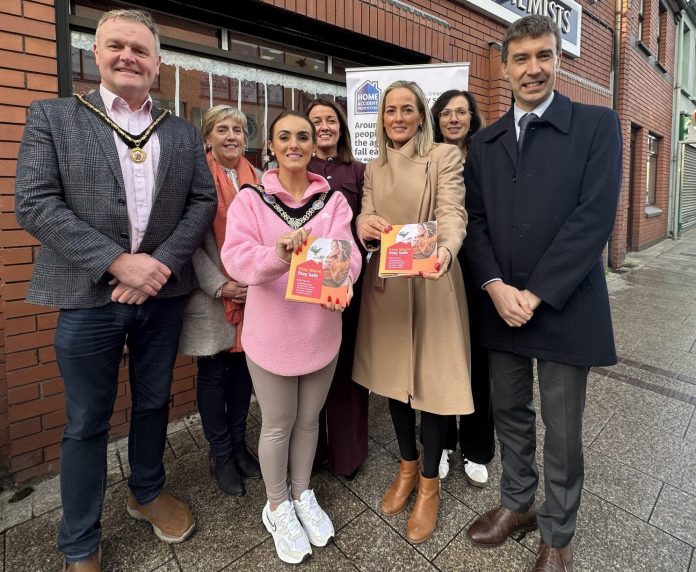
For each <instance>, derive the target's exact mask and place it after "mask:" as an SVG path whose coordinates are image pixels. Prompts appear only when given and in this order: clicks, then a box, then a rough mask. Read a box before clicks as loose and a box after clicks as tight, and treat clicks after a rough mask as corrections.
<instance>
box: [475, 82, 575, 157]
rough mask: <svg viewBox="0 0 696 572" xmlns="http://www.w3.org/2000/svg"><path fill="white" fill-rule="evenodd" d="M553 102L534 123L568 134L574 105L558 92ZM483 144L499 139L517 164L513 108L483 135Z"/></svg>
mask: <svg viewBox="0 0 696 572" xmlns="http://www.w3.org/2000/svg"><path fill="white" fill-rule="evenodd" d="M554 94H555V95H554V97H553V101H552V102H551V105H549V107H548V109H547V110H546V111H545V112H544V115H542V116H541V117H540V118H539V119H537V120H536V121H535V122H534V123H548V124H550V125H552V126H553V127H555V128H556V129H557V130H558V131H560V132H561V133H564V134H568V132H569V131H570V120H571V116H572V112H573V104H572V102H571V101H570V99H568V98H567V97H566V96H565V95H561V94H560V93H558V92H557V91H555V92H554ZM482 136H483V143H492V142H493V141H495V140H497V139H498V138H499V137H500V138H501V140H502V142H503V146H504V147H505V150H506V151H507V152H508V155H510V159H511V160H512V161H513V162H514V163H515V164H516V163H517V160H518V157H517V154H518V148H517V132H516V130H515V113H514V110H513V108H512V107H511V108H510V109H509V110H508V112H507V113H506V114H505V115H503V116H502V117H501V118H500V119H499V120H498V121H496V122H495V123H494V124H493V125H491V128H490V129H487V130H486V132H485V133H482Z"/></svg>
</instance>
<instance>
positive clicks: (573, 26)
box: [457, 0, 582, 57]
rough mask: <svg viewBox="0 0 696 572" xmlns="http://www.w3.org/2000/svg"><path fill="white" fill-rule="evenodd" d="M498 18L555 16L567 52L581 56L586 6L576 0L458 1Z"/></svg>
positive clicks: (509, 20) (505, 19)
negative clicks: (537, 15) (535, 15)
mask: <svg viewBox="0 0 696 572" xmlns="http://www.w3.org/2000/svg"><path fill="white" fill-rule="evenodd" d="M457 2H459V3H460V4H465V5H467V6H471V7H472V8H474V9H475V10H476V11H477V12H484V13H485V14H487V15H489V16H491V17H493V18H494V19H496V20H500V21H503V22H506V23H508V24H512V23H513V22H514V21H516V20H519V19H520V18H522V17H523V16H529V15H530V14H541V15H544V16H548V17H549V18H552V19H553V20H554V21H555V22H556V24H558V27H559V28H560V30H561V38H562V40H563V51H564V52H566V53H567V54H569V55H572V56H575V57H577V56H579V55H580V35H581V28H582V6H580V4H578V3H577V2H575V0H457Z"/></svg>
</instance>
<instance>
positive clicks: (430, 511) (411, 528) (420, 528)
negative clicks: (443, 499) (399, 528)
mask: <svg viewBox="0 0 696 572" xmlns="http://www.w3.org/2000/svg"><path fill="white" fill-rule="evenodd" d="M440 496H441V493H440V479H439V478H438V477H435V478H434V479H426V478H425V477H424V476H423V475H422V474H421V475H420V478H419V482H418V496H417V497H416V504H415V505H413V512H412V513H411V517H410V518H409V519H408V526H407V527H406V537H407V538H408V539H409V540H410V541H411V542H412V543H413V544H420V543H421V542H425V541H426V540H428V538H430V537H431V536H432V535H433V532H435V527H436V526H437V511H438V510H439V509H440Z"/></svg>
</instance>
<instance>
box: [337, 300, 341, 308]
mask: <svg viewBox="0 0 696 572" xmlns="http://www.w3.org/2000/svg"><path fill="white" fill-rule="evenodd" d="M340 305H341V301H340V300H339V299H338V298H336V306H340Z"/></svg>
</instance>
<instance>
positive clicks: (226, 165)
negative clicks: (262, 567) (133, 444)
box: [179, 105, 261, 496]
mask: <svg viewBox="0 0 696 572" xmlns="http://www.w3.org/2000/svg"><path fill="white" fill-rule="evenodd" d="M201 132H202V136H203V140H204V141H205V145H206V149H207V151H208V153H207V159H208V165H209V166H210V170H211V172H212V173H213V178H214V179H215V186H216V188H217V195H218V209H217V214H216V215H215V219H214V221H213V227H212V229H211V231H210V232H209V233H208V235H207V236H206V237H205V239H204V241H203V244H202V245H201V246H200V248H198V250H197V251H196V252H195V253H194V255H193V267H194V270H195V272H196V277H197V279H198V285H199V287H198V289H197V290H196V291H194V292H193V293H192V294H191V297H190V298H189V300H188V303H187V306H186V310H185V313H184V328H183V331H182V333H181V341H180V343H179V353H180V354H185V355H192V356H198V380H197V392H196V398H197V401H198V409H199V411H200V414H201V423H202V424H203V432H204V434H205V437H206V439H207V440H208V443H209V445H210V471H211V473H212V474H213V476H214V477H215V480H216V481H217V484H218V486H219V487H220V490H222V491H223V492H224V493H226V494H229V495H234V496H241V495H243V494H244V478H245V477H246V478H254V479H258V478H260V477H261V469H260V467H259V464H258V461H257V460H256V459H255V458H254V457H253V456H252V455H251V454H250V453H249V451H248V450H247V448H246V444H245V434H246V418H247V413H248V411H249V400H250V398H251V377H250V376H249V370H248V368H247V365H246V359H245V356H244V351H243V349H242V346H241V343H240V339H241V333H242V322H243V318H244V303H245V301H246V292H247V287H246V285H244V284H240V283H239V282H236V281H234V280H233V279H232V278H231V277H230V276H229V274H227V272H226V270H225V268H224V267H223V266H222V264H221V263H220V249H221V248H222V244H223V242H224V240H225V228H226V227H227V212H228V209H229V206H230V204H231V203H232V201H233V200H234V198H235V196H236V195H237V191H238V190H239V189H240V188H241V187H242V185H244V184H247V183H248V184H258V182H259V176H258V174H257V172H256V170H255V169H254V167H253V166H252V164H251V163H250V162H249V161H248V160H247V159H246V158H245V157H244V151H245V150H246V142H247V139H248V131H247V119H246V116H245V115H244V114H243V113H242V112H241V111H239V110H238V109H237V108H236V107H230V106H228V105H216V106H215V107H213V108H211V109H209V110H208V111H207V112H206V114H205V116H204V117H203V126H202V129H201Z"/></svg>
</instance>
